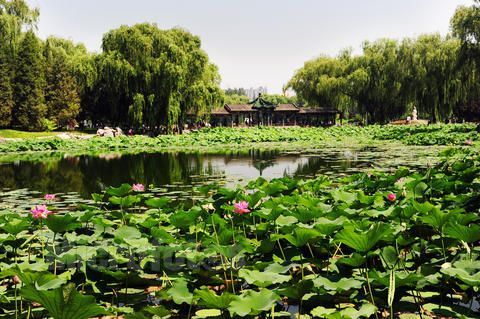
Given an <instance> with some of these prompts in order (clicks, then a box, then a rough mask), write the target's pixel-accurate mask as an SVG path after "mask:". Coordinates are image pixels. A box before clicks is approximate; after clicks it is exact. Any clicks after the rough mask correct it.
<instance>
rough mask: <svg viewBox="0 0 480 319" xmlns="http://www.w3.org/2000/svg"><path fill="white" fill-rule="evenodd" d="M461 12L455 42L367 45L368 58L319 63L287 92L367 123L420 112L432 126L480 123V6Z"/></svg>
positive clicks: (309, 65) (433, 39)
mask: <svg viewBox="0 0 480 319" xmlns="http://www.w3.org/2000/svg"><path fill="white" fill-rule="evenodd" d="M474 3H475V4H474V5H473V6H471V7H465V6H461V7H459V8H458V9H457V11H456V13H455V15H454V17H453V18H452V21H451V26H452V30H453V34H452V35H448V36H446V37H442V36H440V35H438V34H433V35H421V36H419V37H418V38H415V39H408V38H407V39H404V40H402V41H397V40H391V39H381V40H378V41H375V42H365V43H364V44H363V52H362V54H360V55H353V54H352V52H351V51H350V50H345V51H343V52H341V53H340V54H339V55H338V56H337V57H329V56H320V57H319V58H316V59H313V60H311V61H308V62H306V63H305V65H304V67H303V68H301V69H300V70H298V71H297V72H296V74H295V75H294V77H293V78H292V79H291V80H290V82H289V83H288V84H287V85H286V88H292V89H293V90H295V91H296V92H297V95H298V98H299V99H300V100H301V101H303V102H306V103H309V104H311V105H321V106H336V107H339V108H340V109H342V110H343V111H344V112H345V113H346V114H347V115H349V116H351V117H353V116H355V117H357V118H362V119H363V120H364V122H368V123H386V122H388V121H390V120H394V119H398V118H406V116H408V115H410V114H411V113H412V109H413V107H414V106H416V107H417V109H418V111H419V116H420V117H421V118H424V119H428V120H431V121H432V122H444V121H445V120H447V119H452V118H459V119H467V120H470V121H471V120H473V119H476V120H478V119H480V108H479V103H478V101H479V98H480V86H479V84H478V83H479V82H478V77H479V71H480V63H479V60H478V59H479V56H480V55H479V53H480V45H479V43H480V42H479V40H480V24H479V22H478V21H480V2H479V1H478V0H475V1H474Z"/></svg>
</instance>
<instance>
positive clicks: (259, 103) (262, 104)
mask: <svg viewBox="0 0 480 319" xmlns="http://www.w3.org/2000/svg"><path fill="white" fill-rule="evenodd" d="M248 104H250V105H251V106H252V109H255V110H262V109H264V110H265V109H266V110H275V109H276V108H277V105H275V104H273V103H271V102H269V101H267V100H265V99H263V98H262V94H259V95H258V97H257V98H256V99H255V100H253V101H251V102H250V103H248Z"/></svg>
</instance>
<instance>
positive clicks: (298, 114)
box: [210, 95, 341, 126]
mask: <svg viewBox="0 0 480 319" xmlns="http://www.w3.org/2000/svg"><path fill="white" fill-rule="evenodd" d="M337 115H341V113H340V112H339V111H338V110H336V109H334V108H325V107H316V108H303V107H298V106H297V105H295V104H292V103H288V104H273V103H271V102H269V101H267V100H265V99H264V98H263V97H262V96H261V95H259V96H258V97H257V98H256V99H255V100H253V101H251V102H249V103H247V104H225V105H224V107H222V108H219V109H215V110H213V111H212V112H211V114H210V123H211V124H212V125H213V126H254V125H265V126H292V125H301V126H322V125H323V126H327V125H334V124H336V122H337Z"/></svg>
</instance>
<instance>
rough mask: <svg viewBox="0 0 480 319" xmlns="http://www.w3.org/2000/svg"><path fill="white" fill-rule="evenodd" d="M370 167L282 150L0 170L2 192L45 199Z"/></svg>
mask: <svg viewBox="0 0 480 319" xmlns="http://www.w3.org/2000/svg"><path fill="white" fill-rule="evenodd" d="M366 166H368V161H359V160H357V159H356V158H355V156H353V157H349V156H345V154H344V153H343V151H328V152H327V151H321V152H320V153H316V154H310V155H305V154H300V153H284V152H282V151H280V150H258V149H257V150H246V151H230V152H226V153H224V154H205V153H200V152H164V153H140V154H129V155H125V154H124V155H122V154H120V153H109V154H100V155H97V156H89V155H81V156H63V157H59V156H58V155H54V156H53V157H51V158H50V157H45V158H44V160H41V161H38V160H37V161H28V160H27V161H19V162H12V163H3V164H2V165H0V176H2V178H1V179H0V188H1V189H4V190H6V189H8V190H15V189H20V188H26V189H29V190H34V191H39V192H42V193H46V192H48V193H67V192H77V193H79V194H80V195H81V196H82V197H88V196H89V195H90V194H91V193H92V192H98V191H101V190H102V189H104V188H105V187H106V186H110V185H120V184H122V183H130V184H131V183H142V184H145V185H155V186H156V187H167V188H169V189H172V190H173V189H177V190H179V189H185V188H186V187H191V186H192V185H199V184H202V183H211V182H219V183H226V184H228V185H234V184H236V183H238V182H240V181H247V180H250V179H254V178H256V177H259V176H262V177H264V178H267V179H269V178H276V177H283V176H285V175H287V176H298V177H306V176H314V175H316V174H318V173H335V174H344V173H348V172H350V171H358V169H360V168H362V167H366Z"/></svg>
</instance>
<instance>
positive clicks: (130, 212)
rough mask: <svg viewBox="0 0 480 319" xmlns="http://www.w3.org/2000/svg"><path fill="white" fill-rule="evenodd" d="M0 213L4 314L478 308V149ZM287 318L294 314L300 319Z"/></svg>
mask: <svg viewBox="0 0 480 319" xmlns="http://www.w3.org/2000/svg"><path fill="white" fill-rule="evenodd" d="M444 156H445V159H444V160H443V161H442V162H441V163H439V164H438V165H436V166H435V167H430V168H428V169H426V170H424V171H421V172H414V173H413V172H410V171H409V170H408V169H403V168H399V169H398V171H397V172H396V173H394V174H384V173H377V174H359V175H355V176H352V177H349V178H347V179H343V180H329V179H328V178H326V177H318V178H316V179H312V180H294V179H288V178H282V179H274V180H272V181H266V180H264V179H258V180H255V181H252V182H250V183H249V184H248V185H247V186H246V187H244V188H240V187H239V188H236V189H225V188H219V187H217V186H215V185H206V186H203V187H201V188H200V189H199V191H200V192H201V193H203V194H204V199H203V200H198V201H196V202H194V203H193V205H189V206H188V207H187V206H185V204H182V203H178V202H171V201H170V200H169V199H167V198H163V197H155V195H154V194H152V193H150V192H149V191H148V189H146V187H145V186H144V185H141V184H134V185H126V184H124V185H121V186H119V187H110V188H108V189H106V191H105V192H103V193H100V194H93V195H92V198H93V200H94V203H93V204H92V205H80V206H79V207H78V209H73V210H71V211H69V212H67V213H65V212H59V211H56V210H55V202H56V201H61V198H58V197H56V196H55V195H51V194H46V195H45V196H44V197H42V198H39V199H38V201H37V202H35V203H30V204H31V206H32V208H31V210H30V211H28V210H19V211H16V212H13V211H2V212H1V213H0V241H1V243H2V246H1V248H0V249H1V254H0V269H1V271H0V278H1V286H0V301H1V303H2V307H1V310H0V318H45V316H49V317H53V318H55V319H84V318H85V319H86V318H90V317H101V316H103V315H105V316H122V317H121V318H127V319H129V318H130V319H134V318H240V317H244V318H290V317H291V316H292V315H298V316H300V315H302V317H301V318H328V319H333V318H335V319H336V318H352V319H353V318H417V317H418V316H421V317H422V318H478V317H479V316H480V313H479V311H478V300H479V299H478V298H479V297H480V295H479V292H478V291H479V288H480V278H479V275H478V274H479V273H480V245H479V241H480V218H479V214H478V213H479V207H480V195H479V194H480V179H479V176H480V175H479V172H480V156H479V154H478V152H474V151H473V150H472V149H469V150H459V149H451V150H448V151H446V153H445V154H444ZM298 316H297V317H295V318H298Z"/></svg>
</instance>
